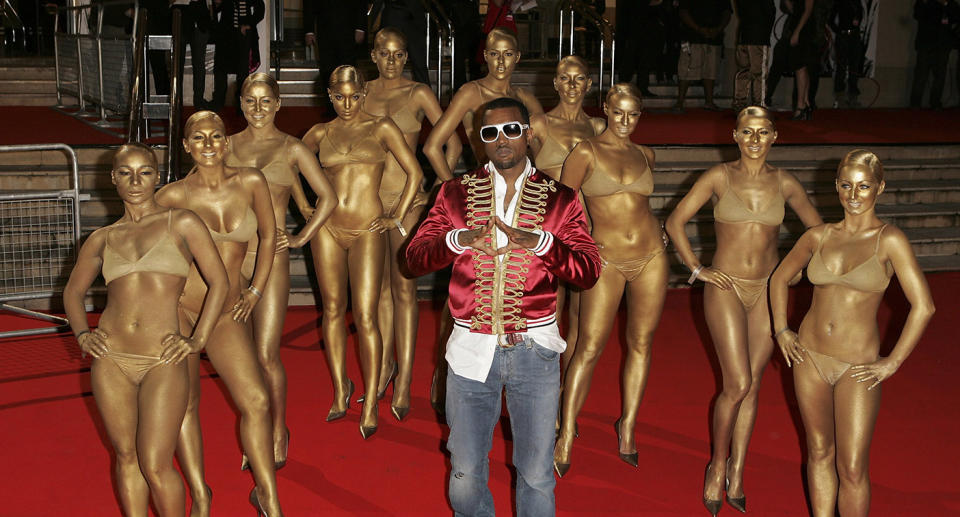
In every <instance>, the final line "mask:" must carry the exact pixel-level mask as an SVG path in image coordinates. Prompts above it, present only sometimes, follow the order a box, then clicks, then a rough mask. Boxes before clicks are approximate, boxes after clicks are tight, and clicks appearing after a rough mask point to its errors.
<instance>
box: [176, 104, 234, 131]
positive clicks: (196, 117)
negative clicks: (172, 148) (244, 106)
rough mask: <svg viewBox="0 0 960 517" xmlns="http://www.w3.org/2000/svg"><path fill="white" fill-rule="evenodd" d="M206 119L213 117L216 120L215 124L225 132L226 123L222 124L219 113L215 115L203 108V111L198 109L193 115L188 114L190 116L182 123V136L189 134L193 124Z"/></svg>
mask: <svg viewBox="0 0 960 517" xmlns="http://www.w3.org/2000/svg"><path fill="white" fill-rule="evenodd" d="M206 119H213V121H214V122H216V123H217V125H218V126H220V128H221V129H223V131H224V132H226V130H227V127H226V125H224V123H223V119H222V118H220V115H217V114H216V113H214V112H212V111H208V110H203V111H198V112H196V113H194V114H193V115H190V118H188V119H187V121H186V123H184V124H183V134H184V136H186V135H189V134H190V132H191V129H192V128H193V126H194V125H196V124H197V123H199V122H201V121H203V120H206Z"/></svg>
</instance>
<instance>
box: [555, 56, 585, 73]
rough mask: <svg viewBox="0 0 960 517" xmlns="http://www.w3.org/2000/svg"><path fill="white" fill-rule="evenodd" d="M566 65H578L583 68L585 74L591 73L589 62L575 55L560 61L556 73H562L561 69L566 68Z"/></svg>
mask: <svg viewBox="0 0 960 517" xmlns="http://www.w3.org/2000/svg"><path fill="white" fill-rule="evenodd" d="M564 65H576V66H579V67H580V68H582V69H583V71H584V72H589V71H590V65H588V64H587V62H586V61H585V60H584V59H583V58H582V57H580V56H573V55H570V56H564V57H563V58H562V59H560V61H559V62H558V63H557V70H556V72H555V73H557V74H559V73H560V67H562V66H564Z"/></svg>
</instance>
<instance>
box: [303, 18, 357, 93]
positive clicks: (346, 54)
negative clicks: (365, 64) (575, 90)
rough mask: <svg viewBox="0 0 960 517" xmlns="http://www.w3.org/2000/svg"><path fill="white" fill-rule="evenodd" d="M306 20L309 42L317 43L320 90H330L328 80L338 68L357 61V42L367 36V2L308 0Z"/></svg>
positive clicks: (305, 26) (311, 44) (311, 43)
mask: <svg viewBox="0 0 960 517" xmlns="http://www.w3.org/2000/svg"><path fill="white" fill-rule="evenodd" d="M303 24H304V31H306V33H307V34H306V37H305V39H306V43H307V45H308V46H313V45H316V48H317V50H318V51H317V52H316V56H317V65H318V67H319V68H320V80H319V81H318V85H317V86H318V90H319V91H321V92H326V91H327V81H328V79H329V78H330V74H331V73H332V72H333V69H334V68H336V67H338V66H340V65H351V66H354V65H356V64H357V56H358V55H359V53H358V52H357V46H358V45H360V44H361V43H363V42H364V40H365V39H366V36H367V32H366V31H367V3H366V2H361V1H358V0H353V1H343V0H304V1H303ZM323 97H324V98H325V97H326V96H323Z"/></svg>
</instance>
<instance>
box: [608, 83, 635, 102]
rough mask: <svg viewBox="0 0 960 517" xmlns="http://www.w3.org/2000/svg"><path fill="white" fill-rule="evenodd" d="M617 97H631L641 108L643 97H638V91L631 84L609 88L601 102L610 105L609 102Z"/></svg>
mask: <svg viewBox="0 0 960 517" xmlns="http://www.w3.org/2000/svg"><path fill="white" fill-rule="evenodd" d="M617 95H626V96H628V97H633V98H634V99H637V102H639V103H640V106H643V96H642V95H640V90H639V89H637V87H636V86H634V85H633V84H631V83H617V84H615V85H613V86H611V87H610V89H609V90H607V96H606V97H605V98H604V99H603V102H604V103H606V104H610V102H611V100H612V99H613V98H614V97H615V96H617Z"/></svg>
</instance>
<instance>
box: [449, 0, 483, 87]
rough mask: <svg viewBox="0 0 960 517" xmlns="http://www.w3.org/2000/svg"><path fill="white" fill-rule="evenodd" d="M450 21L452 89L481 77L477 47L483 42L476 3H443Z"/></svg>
mask: <svg viewBox="0 0 960 517" xmlns="http://www.w3.org/2000/svg"><path fill="white" fill-rule="evenodd" d="M443 5H444V8H445V9H446V10H447V15H448V16H449V17H450V21H451V22H453V31H454V35H455V40H454V54H455V55H456V62H455V63H454V68H453V82H454V87H453V89H454V91H456V90H459V89H460V87H461V86H463V84H464V83H466V82H467V80H468V78H467V71H469V72H470V77H469V80H475V79H479V78H480V77H481V70H480V63H478V62H477V59H476V57H477V47H478V46H479V45H482V44H483V31H482V30H481V29H482V25H481V21H480V11H479V9H478V8H477V6H476V4H472V3H470V2H463V1H453V2H446V3H444V4H443Z"/></svg>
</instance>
